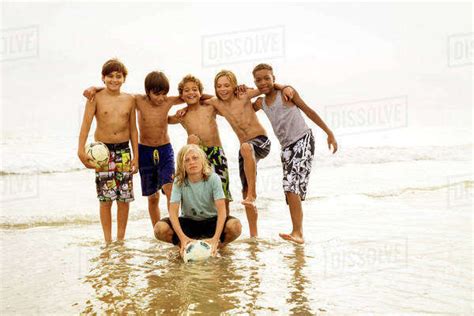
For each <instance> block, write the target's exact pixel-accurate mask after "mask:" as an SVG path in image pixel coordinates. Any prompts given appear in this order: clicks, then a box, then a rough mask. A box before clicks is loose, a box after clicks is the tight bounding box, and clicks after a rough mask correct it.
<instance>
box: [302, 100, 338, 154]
mask: <svg viewBox="0 0 474 316" xmlns="http://www.w3.org/2000/svg"><path fill="white" fill-rule="evenodd" d="M293 102H294V103H295V105H296V106H297V107H299V108H300V109H301V111H303V113H304V114H306V116H307V117H308V118H309V119H310V120H311V121H313V122H314V123H315V124H316V125H318V126H319V128H321V129H322V130H323V131H324V132H325V133H326V134H327V135H328V139H327V141H328V148H329V150H331V146H332V147H333V154H334V153H335V152H336V151H337V142H336V138H335V137H334V134H333V132H332V131H331V129H329V127H328V126H327V125H326V123H324V121H323V119H322V118H321V117H319V115H318V113H316V111H314V110H313V109H312V108H310V107H309V106H308V105H307V104H306V103H305V102H304V101H303V99H301V97H300V95H299V94H298V92H295V96H294V97H293Z"/></svg>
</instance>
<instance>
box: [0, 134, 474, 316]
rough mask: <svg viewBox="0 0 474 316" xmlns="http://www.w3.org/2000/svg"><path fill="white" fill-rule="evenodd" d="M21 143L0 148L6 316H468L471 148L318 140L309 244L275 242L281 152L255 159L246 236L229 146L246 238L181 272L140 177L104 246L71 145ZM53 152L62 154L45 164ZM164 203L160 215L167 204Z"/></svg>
mask: <svg viewBox="0 0 474 316" xmlns="http://www.w3.org/2000/svg"><path fill="white" fill-rule="evenodd" d="M183 137H184V136H183ZM17 141H18V140H17ZM17 141H14V140H9V139H6V140H4V142H3V143H2V153H3V154H4V157H8V158H9V159H5V158H4V159H3V164H2V170H1V172H2V174H1V175H0V180H1V181H2V186H3V194H2V210H1V214H0V228H1V229H0V234H1V236H2V238H1V240H2V242H1V247H2V252H3V254H4V255H3V256H2V292H1V297H2V300H3V301H4V304H2V305H1V312H2V314H17V313H33V314H45V313H52V314H71V313H72V314H77V313H83V314H93V313H99V314H102V313H106V314H123V313H129V314H194V313H204V314H219V313H227V314H296V315H315V314H316V315H341V314H347V315H349V314H350V315H353V314H371V313H372V314H386V313H406V314H428V313H429V314H431V313H437V314H465V315H467V314H470V312H471V311H472V306H471V303H472V301H471V293H472V281H473V280H472V186H473V179H472V172H471V171H472V158H471V157H472V149H473V148H472V147H473V145H472V144H465V145H452V146H408V147H395V146H372V147H364V146H352V147H349V148H344V147H341V148H340V151H339V152H338V153H337V154H336V155H334V156H333V155H330V154H329V153H327V149H326V148H325V147H324V145H323V144H321V143H322V142H319V145H318V147H317V154H316V158H315V163H314V170H313V172H312V175H311V180H310V185H309V190H308V197H307V200H306V201H305V202H303V208H304V214H305V215H304V216H305V217H304V230H305V238H306V244H305V246H298V245H293V244H290V243H287V242H284V241H283V240H281V239H280V238H279V237H278V233H279V232H285V231H289V229H290V228H291V225H290V223H291V222H290V217H289V212H288V210H287V207H286V205H285V201H284V197H283V192H282V188H281V166H280V164H279V161H278V148H277V147H274V148H273V150H272V153H271V155H270V156H269V157H268V159H266V160H263V161H261V163H259V168H258V177H257V193H258V204H257V205H258V207H259V231H260V235H259V238H257V239H250V238H248V227H247V222H246V217H245V212H244V210H243V207H242V206H241V205H240V203H239V201H240V198H239V188H240V184H239V179H238V172H237V171H238V169H237V161H236V150H237V149H238V146H237V145H234V147H231V146H227V147H229V150H227V154H228V156H229V161H230V174H231V179H232V181H231V191H232V194H233V196H234V202H233V203H231V213H232V214H233V215H234V216H236V217H237V218H239V219H240V220H241V222H242V225H243V233H242V236H241V237H240V238H239V239H238V240H237V241H236V242H235V243H232V244H230V245H229V246H228V247H227V248H225V249H223V250H222V251H220V253H219V255H218V257H217V258H214V259H212V260H210V261H208V262H205V263H202V264H184V263H183V262H182V260H181V259H180V258H179V256H178V255H177V252H176V249H175V248H174V247H172V246H171V245H167V244H164V243H161V242H159V241H157V240H155V239H154V237H153V232H152V228H151V225H150V221H149V218H148V212H147V204H146V200H145V198H143V197H141V196H140V195H141V191H140V187H139V185H140V183H139V177H138V176H136V177H135V178H134V185H135V195H136V201H135V202H133V203H132V204H131V209H130V219H129V225H128V230H127V239H126V241H125V243H123V244H118V243H114V244H112V245H110V246H108V247H104V245H103V240H102V232H101V228H100V222H99V216H98V203H97V200H96V198H95V185H94V173H93V172H92V171H90V170H84V168H82V167H81V166H80V164H79V163H78V161H77V158H76V157H75V150H71V148H72V149H74V148H75V147H74V143H75V139H74V138H64V139H61V138H59V139H55V140H54V141H51V140H41V138H38V139H35V142H33V143H30V144H29V146H26V145H25V148H24V150H25V152H22V154H21V155H15V152H18V151H17V150H18V148H19V147H18V146H16V145H15V144H16V143H17ZM48 142H49V146H47V144H48ZM19 143H22V142H19ZM226 144H228V145H230V144H231V143H230V142H227V143H226ZM48 147H54V148H61V149H62V150H55V154H54V156H53V157H51V155H50V153H49V151H48V150H47V148H48ZM175 147H177V145H176V146H175ZM41 149H44V150H43V151H41ZM232 154H234V155H232ZM29 155H30V156H29ZM33 158H34V159H33ZM160 206H161V209H162V216H166V215H167V213H166V210H165V201H164V199H163V198H162V199H161V200H160ZM113 214H114V216H115V211H113ZM8 258H9V259H8ZM20 258H21V259H20ZM11 259H12V260H11ZM18 271H20V272H18Z"/></svg>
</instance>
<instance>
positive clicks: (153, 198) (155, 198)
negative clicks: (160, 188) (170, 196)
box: [148, 193, 160, 203]
mask: <svg viewBox="0 0 474 316" xmlns="http://www.w3.org/2000/svg"><path fill="white" fill-rule="evenodd" d="M159 199H160V198H159V196H158V193H155V194H153V195H150V196H148V202H150V203H158V200H159Z"/></svg>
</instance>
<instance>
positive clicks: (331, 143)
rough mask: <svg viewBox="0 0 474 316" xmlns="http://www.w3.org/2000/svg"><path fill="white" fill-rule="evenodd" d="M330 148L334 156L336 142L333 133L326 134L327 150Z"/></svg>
mask: <svg viewBox="0 0 474 316" xmlns="http://www.w3.org/2000/svg"><path fill="white" fill-rule="evenodd" d="M331 146H332V153H333V154H335V153H336V151H337V142H336V138H335V137H334V134H333V133H329V134H328V148H329V150H331Z"/></svg>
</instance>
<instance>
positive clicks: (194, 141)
mask: <svg viewBox="0 0 474 316" xmlns="http://www.w3.org/2000/svg"><path fill="white" fill-rule="evenodd" d="M200 142H201V139H200V138H199V137H198V136H196V135H194V134H192V135H189V136H188V144H195V145H199V143H200Z"/></svg>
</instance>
